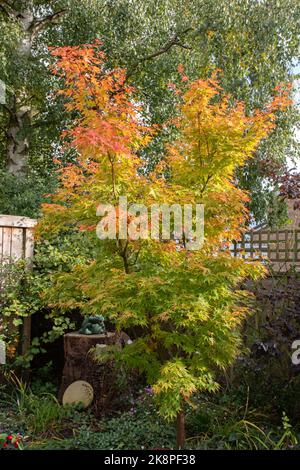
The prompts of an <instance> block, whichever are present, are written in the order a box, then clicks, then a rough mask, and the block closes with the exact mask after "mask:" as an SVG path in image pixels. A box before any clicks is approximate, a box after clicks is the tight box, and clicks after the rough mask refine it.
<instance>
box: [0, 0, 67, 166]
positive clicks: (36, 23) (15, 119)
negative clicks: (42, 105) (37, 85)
mask: <svg viewBox="0 0 300 470" xmlns="http://www.w3.org/2000/svg"><path fill="white" fill-rule="evenodd" d="M3 3H4V5H3V6H2V10H3V11H5V12H6V14H7V16H8V17H10V18H13V19H14V20H17V22H18V24H19V26H20V29H21V40H20V42H19V44H18V46H17V49H16V57H17V59H20V64H22V63H24V64H26V63H28V62H29V60H30V59H31V58H32V57H33V42H34V39H35V38H36V37H37V36H38V34H39V33H40V32H41V31H43V30H44V29H45V28H46V27H47V26H48V25H49V24H51V23H54V22H55V21H56V20H57V19H59V18H60V17H61V16H62V15H63V14H64V13H65V11H66V10H60V11H57V12H50V13H49V14H47V15H45V16H44V17H36V16H35V10H34V5H33V2H32V1H31V0H27V1H26V2H24V6H23V7H21V8H20V10H19V11H16V10H14V8H13V5H14V3H13V2H10V1H9V0H8V1H4V2H3ZM48 11H49V9H48ZM19 73H22V70H20V71H19ZM5 109H6V111H7V112H8V114H9V118H8V125H7V129H6V139H7V144H6V168H7V170H8V171H9V172H11V173H12V174H14V175H19V174H23V173H25V172H26V169H27V165H28V157H29V150H30V138H29V135H30V132H29V131H30V125H31V117H32V114H33V107H32V97H30V96H29V93H28V90H27V89H26V84H25V85H24V87H21V89H16V90H15V91H14V95H13V96H12V98H11V99H10V100H9V102H8V103H7V105H6V106H5Z"/></svg>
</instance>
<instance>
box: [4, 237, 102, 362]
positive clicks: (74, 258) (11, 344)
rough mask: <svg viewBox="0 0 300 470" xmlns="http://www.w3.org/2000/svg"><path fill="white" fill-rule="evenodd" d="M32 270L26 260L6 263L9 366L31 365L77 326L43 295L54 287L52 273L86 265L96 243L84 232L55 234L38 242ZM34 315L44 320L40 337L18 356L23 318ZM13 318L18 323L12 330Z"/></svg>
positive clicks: (5, 332) (6, 329)
mask: <svg viewBox="0 0 300 470" xmlns="http://www.w3.org/2000/svg"><path fill="white" fill-rule="evenodd" d="M35 248H36V249H35V256H34V258H33V260H32V269H28V267H27V265H26V263H25V262H24V261H22V260H21V261H19V262H18V263H15V264H14V265H9V266H4V268H3V270H2V276H3V281H4V280H5V289H4V283H3V289H1V286H0V307H1V312H0V318H1V326H2V329H1V336H2V337H3V339H5V340H6V342H7V344H8V356H9V358H10V365H11V366H12V364H13V363H14V365H15V366H18V365H22V366H23V367H28V366H29V365H30V362H31V360H32V359H33V357H34V356H35V355H37V354H39V353H42V352H44V345H45V343H47V342H52V341H54V340H55V339H56V338H58V337H60V336H61V335H62V334H64V332H66V331H68V330H70V329H71V330H72V329H74V328H75V324H74V321H73V320H72V316H71V315H70V316H65V315H64V314H63V312H62V311H60V310H57V309H55V308H54V309H51V308H49V305H48V303H47V302H45V300H44V298H43V295H44V293H45V291H46V290H47V289H49V287H50V286H51V282H52V281H51V279H52V275H53V273H57V272H60V271H63V272H65V271H66V270H67V271H68V270H69V271H71V270H72V269H73V268H74V267H75V266H77V265H78V266H80V265H85V264H86V263H87V262H89V260H90V259H91V256H93V251H94V249H95V247H94V246H91V245H90V243H89V240H88V239H87V238H86V237H85V236H84V234H82V233H70V234H68V235H65V236H62V237H57V236H54V237H52V239H51V240H49V239H48V240H44V241H43V242H38V241H36V245H35ZM28 316H33V317H34V321H38V322H42V320H43V322H44V324H45V327H44V330H43V329H41V330H40V336H39V337H35V338H33V339H32V341H31V346H30V350H29V352H28V354H27V355H26V357H25V356H16V344H17V342H18V336H19V328H20V327H21V326H22V323H23V318H24V317H28ZM11 321H12V322H13V324H14V325H15V328H14V329H12V328H11V327H10V326H9V325H10V324H11Z"/></svg>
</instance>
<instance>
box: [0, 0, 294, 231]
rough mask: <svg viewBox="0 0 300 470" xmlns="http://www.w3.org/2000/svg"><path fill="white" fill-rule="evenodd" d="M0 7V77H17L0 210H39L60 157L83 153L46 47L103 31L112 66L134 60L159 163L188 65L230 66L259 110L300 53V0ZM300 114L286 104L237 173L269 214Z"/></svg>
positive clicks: (1, 143) (83, 0) (264, 215)
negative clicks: (68, 134) (74, 140)
mask: <svg viewBox="0 0 300 470" xmlns="http://www.w3.org/2000/svg"><path fill="white" fill-rule="evenodd" d="M0 7H1V8H0V24H1V28H0V39H1V40H0V61H1V67H0V79H1V80H3V81H4V82H5V83H6V86H7V96H6V104H5V105H2V106H1V111H0V113H1V114H0V162H1V167H2V170H1V173H0V178H1V185H0V187H1V190H0V212H1V213H11V214H19V215H22V214H24V215H29V216H37V215H38V214H39V206H40V202H41V201H42V200H44V199H45V198H44V196H43V194H45V193H47V192H49V191H50V190H51V188H52V187H53V185H54V184H55V181H56V177H55V171H54V170H55V168H54V164H53V156H54V155H55V156H56V157H59V158H63V159H69V158H73V157H74V156H73V155H72V154H70V152H65V153H64V152H63V151H62V150H61V147H60V133H61V131H62V130H63V129H64V128H65V127H66V126H67V125H68V119H70V117H67V116H66V113H65V111H64V109H63V106H62V104H61V103H60V102H59V101H57V100H56V101H55V100H53V98H52V97H53V92H55V90H56V89H57V88H59V83H58V82H59V79H57V78H54V77H53V76H52V75H51V73H50V71H49V65H50V63H51V58H50V53H49V50H48V47H47V46H64V45H77V44H78V45H79V44H84V43H89V42H92V41H94V39H95V38H99V39H100V40H102V41H103V48H104V50H105V52H106V55H107V57H108V59H109V61H110V63H109V64H108V65H109V66H114V67H116V66H122V67H125V68H126V69H127V71H128V72H127V80H128V82H129V83H131V84H133V85H134V86H135V87H136V88H137V90H138V92H139V95H140V99H141V101H142V102H143V103H144V104H145V106H144V108H145V110H146V111H145V114H146V115H145V119H146V120H147V121H149V123H151V124H152V123H156V124H158V125H160V126H161V127H160V130H159V132H158V134H157V136H156V138H155V139H154V140H153V141H152V143H151V144H150V145H149V147H148V148H147V149H146V150H144V151H143V152H144V155H143V156H144V158H145V161H146V163H147V165H148V167H149V168H151V167H152V166H153V164H154V163H155V162H157V160H159V159H160V158H161V156H162V155H163V148H164V145H165V143H166V142H167V141H168V140H169V138H170V136H171V135H172V133H173V132H174V129H173V128H172V126H171V125H168V124H166V123H167V122H168V120H169V118H170V117H171V116H173V115H174V113H175V110H176V102H175V101H176V95H174V93H173V92H172V90H170V87H169V84H170V82H171V83H174V84H178V83H179V82H180V81H181V79H182V78H181V75H180V74H179V73H178V70H177V69H178V65H179V64H182V66H183V68H184V71H185V73H186V75H187V76H188V77H189V78H191V79H194V78H195V77H198V76H202V77H203V78H206V77H208V76H209V75H210V73H211V71H212V70H213V69H215V68H219V69H221V70H222V73H221V75H220V80H221V85H222V86H223V87H224V90H225V92H230V93H231V95H232V96H233V97H234V98H236V99H239V100H243V101H245V103H246V105H247V110H248V112H249V113H251V111H252V110H253V109H254V108H255V107H263V106H264V105H265V104H266V103H267V102H268V101H269V100H270V97H271V95H272V91H273V89H274V87H275V86H276V85H278V83H280V82H286V81H290V80H291V78H292V66H293V63H295V61H296V60H297V58H298V56H299V26H300V25H299V23H300V4H299V2H298V0H268V1H267V0H260V1H259V0H219V1H218V2H215V1H213V0H197V1H196V0H194V1H191V0H180V1H179V0H165V1H163V2H158V1H156V0H148V1H147V2H145V1H143V0H80V1H79V0H58V1H56V0H52V1H47V2H46V1H42V0H26V1H18V0H1V2H0ZM297 122H298V113H297V110H296V108H295V107H290V108H289V109H288V110H287V111H285V112H284V113H281V114H279V115H278V126H277V128H276V130H275V131H274V132H273V133H272V134H271V135H270V137H268V139H266V140H265V141H264V142H263V143H262V144H261V146H260V148H259V149H258V150H257V151H256V155H255V158H254V159H253V160H252V161H251V163H249V164H248V165H246V166H245V168H243V170H242V171H240V173H239V174H238V175H237V176H238V178H239V182H240V186H241V187H243V188H245V189H249V190H250V192H251V196H252V203H251V210H252V212H253V214H254V215H255V218H256V220H257V221H258V222H261V221H265V220H267V219H268V208H269V209H270V207H273V211H272V213H271V216H272V221H273V222H274V221H275V222H276V220H278V219H279V220H280V218H281V216H282V213H283V211H282V203H281V202H279V201H278V199H277V198H276V197H275V196H276V194H277V187H276V182H275V181H274V177H273V175H274V172H275V173H276V174H277V175H278V174H279V173H284V172H285V164H286V161H287V159H290V158H292V159H295V160H296V159H297V157H298V152H299V151H298V149H297V142H295V138H294V128H295V126H296V125H297ZM163 124H164V125H163ZM269 215H270V214H269Z"/></svg>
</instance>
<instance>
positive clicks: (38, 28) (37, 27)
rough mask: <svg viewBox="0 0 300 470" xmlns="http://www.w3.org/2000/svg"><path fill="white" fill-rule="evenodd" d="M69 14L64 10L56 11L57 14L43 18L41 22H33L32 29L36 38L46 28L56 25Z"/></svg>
mask: <svg viewBox="0 0 300 470" xmlns="http://www.w3.org/2000/svg"><path fill="white" fill-rule="evenodd" d="M66 12H67V10H66V9H62V10H59V11H56V12H55V13H51V14H50V15H47V16H45V17H44V18H41V19H40V20H36V21H34V22H33V24H32V26H31V29H32V33H33V35H34V36H36V35H37V34H38V33H39V32H40V31H42V30H43V29H44V28H45V27H46V26H48V25H49V24H51V23H52V24H54V23H55V22H56V21H57V20H59V18H61V17H62V16H63V15H64V14H65V13H66Z"/></svg>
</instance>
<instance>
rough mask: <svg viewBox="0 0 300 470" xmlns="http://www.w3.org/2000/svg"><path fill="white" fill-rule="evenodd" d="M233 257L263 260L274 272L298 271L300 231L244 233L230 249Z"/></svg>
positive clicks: (262, 230)
mask: <svg viewBox="0 0 300 470" xmlns="http://www.w3.org/2000/svg"><path fill="white" fill-rule="evenodd" d="M231 251H232V253H233V256H241V257H243V258H245V259H249V261H250V260H255V259H264V260H265V261H266V263H267V262H268V263H270V265H271V266H272V269H273V270H274V271H283V272H284V271H287V270H288V269H290V268H291V267H295V269H296V270H297V271H299V270H300V229H282V230H280V229H279V230H276V231H271V230H267V229H260V230H257V231H255V230H253V231H249V232H246V233H245V234H244V235H243V237H242V239H241V240H240V241H236V242H234V243H233V245H232V247H231Z"/></svg>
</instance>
